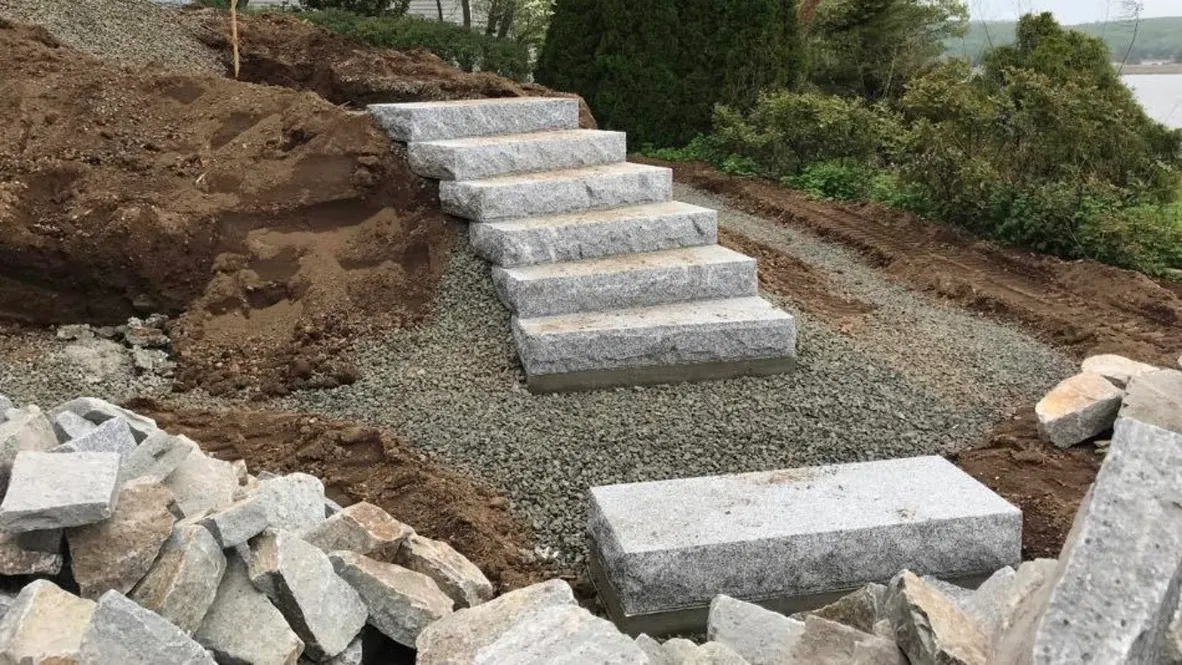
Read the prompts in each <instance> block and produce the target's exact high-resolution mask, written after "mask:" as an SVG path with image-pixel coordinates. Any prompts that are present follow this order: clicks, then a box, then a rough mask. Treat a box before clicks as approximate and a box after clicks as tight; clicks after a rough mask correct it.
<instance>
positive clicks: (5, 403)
mask: <svg viewBox="0 0 1182 665" xmlns="http://www.w3.org/2000/svg"><path fill="white" fill-rule="evenodd" d="M13 406H14V404H13V403H12V400H11V399H8V397H6V396H5V395H4V394H3V393H0V422H4V421H5V420H6V419H7V418H6V417H5V416H4V412H5V411H7V410H9V409H11V408H13Z"/></svg>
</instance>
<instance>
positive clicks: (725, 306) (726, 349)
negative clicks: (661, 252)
mask: <svg viewBox="0 0 1182 665" xmlns="http://www.w3.org/2000/svg"><path fill="white" fill-rule="evenodd" d="M513 337H514V339H515V340H516V342H517V349H518V354H519V356H520V358H521V364H522V366H523V367H524V369H525V374H526V378H527V383H528V387H529V389H530V390H531V391H533V392H557V391H569V390H592V389H597V388H608V387H613V386H634V385H645V384H659V383H678V382H683V381H705V380H714V379H725V378H733V377H738V376H759V375H767V374H780V373H784V372H790V371H792V368H793V366H794V364H795V360H796V322H795V319H794V318H793V316H792V315H791V314H788V313H786V312H783V311H781V310H779V309H776V308H775V307H774V306H773V305H772V304H771V303H768V302H767V301H765V300H763V299H762V298H758V297H748V298H732V299H725V300H708V301H696V302H688V303H679V304H673V305H670V304H665V305H658V306H653V307H640V308H630V309H617V310H611V311H604V312H581V313H576V314H564V315H559V316H544V317H536V318H521V317H514V319H513Z"/></svg>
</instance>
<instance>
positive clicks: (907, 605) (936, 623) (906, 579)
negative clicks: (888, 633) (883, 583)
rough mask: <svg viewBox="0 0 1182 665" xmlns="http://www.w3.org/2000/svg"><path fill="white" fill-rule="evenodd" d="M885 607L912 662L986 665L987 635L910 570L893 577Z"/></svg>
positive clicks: (915, 664)
mask: <svg viewBox="0 0 1182 665" xmlns="http://www.w3.org/2000/svg"><path fill="white" fill-rule="evenodd" d="M886 608H887V611H888V612H889V614H890V618H891V623H892V624H893V625H894V627H895V641H896V643H897V644H898V645H899V648H900V649H902V650H903V652H904V653H906V654H907V657H908V658H909V659H910V661H911V665H985V664H986V662H987V660H986V658H987V654H988V653H989V645H988V643H987V642H986V638H985V634H984V633H982V632H981V630H980V629H978V628H977V626H976V625H975V624H974V623H973V621H972V620H971V619H970V618H969V617H968V616H967V615H966V614H965V613H964V612H962V611H961V610H960V608H958V607H957V606H956V604H955V603H954V602H952V600H950V599H949V598H948V597H947V596H945V595H944V594H942V593H940V592H939V591H937V590H936V589H935V588H934V587H932V586H931V585H929V584H928V583H927V582H924V581H923V580H922V579H920V578H919V577H917V576H916V575H915V574H914V573H912V572H910V571H903V572H902V573H900V574H898V575H896V576H895V578H894V579H892V580H891V583H890V585H889V586H888V590H887V600H886Z"/></svg>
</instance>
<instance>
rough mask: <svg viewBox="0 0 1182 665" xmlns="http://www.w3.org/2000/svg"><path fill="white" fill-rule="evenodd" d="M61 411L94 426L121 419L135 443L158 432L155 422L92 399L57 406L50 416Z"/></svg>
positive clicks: (85, 398)
mask: <svg viewBox="0 0 1182 665" xmlns="http://www.w3.org/2000/svg"><path fill="white" fill-rule="evenodd" d="M62 411H71V412H73V413H76V414H78V415H80V416H82V417H83V418H85V419H87V420H89V421H90V422H92V423H94V424H96V425H98V424H101V423H104V422H106V421H108V420H110V419H111V418H116V417H122V418H124V419H125V420H127V424H128V425H129V426H131V432H132V435H134V436H135V440H136V441H141V442H142V441H143V440H144V439H146V438H148V437H149V436H150V435H152V434H153V433H155V432H157V431H159V428H158V427H156V421H155V420H152V419H151V418H148V417H146V416H141V415H140V414H138V413H135V412H134V411H128V410H127V409H124V408H123V407H121V406H115V405H114V404H111V403H110V402H106V401H103V400H101V399H97V398H94V397H79V398H78V399H72V400H70V401H69V402H66V403H65V404H59V405H58V406H57V407H55V408H54V409H53V411H52V412H51V415H53V416H56V415H57V414H59V413H61V412H62Z"/></svg>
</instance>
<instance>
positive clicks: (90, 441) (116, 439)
mask: <svg viewBox="0 0 1182 665" xmlns="http://www.w3.org/2000/svg"><path fill="white" fill-rule="evenodd" d="M65 413H69V412H68V411H65V412H63V413H61V414H58V415H59V416H61V415H64V414H65ZM135 447H136V440H135V437H134V436H132V434H131V427H130V426H129V425H128V424H127V420H125V419H124V418H111V419H110V420H107V421H104V422H103V423H102V424H101V425H98V426H97V427H95V428H94V429H93V430H91V431H90V432H88V433H86V434H83V435H82V436H79V437H77V438H74V439H71V440H69V441H67V442H65V443H63V444H62V445H60V446H58V447H57V448H55V449H54V452H66V453H118V454H119V455H127V454H128V453H130V452H131V451H132V450H134V449H135Z"/></svg>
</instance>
